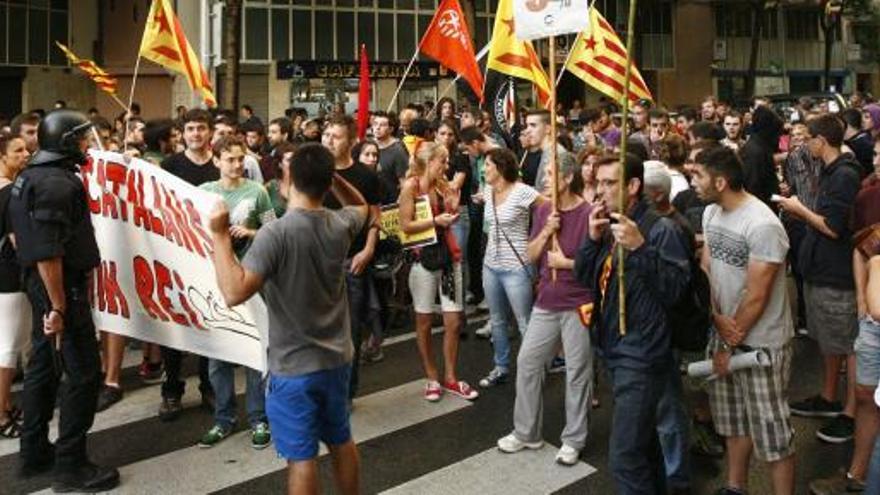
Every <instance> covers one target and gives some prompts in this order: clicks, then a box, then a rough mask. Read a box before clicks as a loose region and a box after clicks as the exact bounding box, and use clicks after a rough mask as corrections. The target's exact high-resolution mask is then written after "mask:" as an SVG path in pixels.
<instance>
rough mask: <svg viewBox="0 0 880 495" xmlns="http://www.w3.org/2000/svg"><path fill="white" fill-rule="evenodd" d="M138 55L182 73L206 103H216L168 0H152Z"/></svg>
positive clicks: (206, 74)
mask: <svg viewBox="0 0 880 495" xmlns="http://www.w3.org/2000/svg"><path fill="white" fill-rule="evenodd" d="M140 56H141V57H144V58H145V59H147V60H152V61H153V62H156V63H157V64H159V65H162V66H164V67H165V68H167V69H169V70H173V71H175V72H179V73H181V74H183V75H185V76H186V79H187V81H189V86H190V87H191V88H192V89H193V91H198V92H199V93H201V95H202V98H203V99H204V100H205V104H207V105H208V106H209V107H214V106H217V99H216V98H215V97H214V88H213V87H212V86H211V80H210V79H209V78H208V73H207V72H205V69H204V68H202V64H201V63H200V62H199V58H198V57H197V56H196V52H195V51H194V50H193V48H192V46H191V45H190V44H189V41H187V39H186V35H185V34H184V32H183V26H181V24H180V20H179V19H178V18H177V15H175V14H174V11H173V10H172V9H171V3H170V2H169V0H153V4H152V6H151V7H150V14H149V15H148V16H147V25H146V27H145V28H144V37H143V38H142V39H141V49H140Z"/></svg>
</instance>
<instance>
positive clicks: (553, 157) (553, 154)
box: [550, 36, 559, 282]
mask: <svg viewBox="0 0 880 495" xmlns="http://www.w3.org/2000/svg"><path fill="white" fill-rule="evenodd" d="M550 80H551V81H555V80H556V36H551V37H550ZM558 158H559V157H558V150H557V148H556V86H555V85H554V86H553V87H552V88H550V167H551V168H552V169H553V180H552V182H553V189H552V194H553V195H552V199H553V212H554V213H557V212H559V179H558V178H559V163H558V162H557V159H558ZM552 242H553V249H554V250H555V249H558V248H559V236H557V234H556V233H553V241H552ZM550 276H551V279H552V280H553V282H556V269H555V268H554V269H553V270H551V272H550Z"/></svg>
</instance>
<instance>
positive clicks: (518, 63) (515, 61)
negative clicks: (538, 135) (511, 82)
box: [487, 0, 551, 107]
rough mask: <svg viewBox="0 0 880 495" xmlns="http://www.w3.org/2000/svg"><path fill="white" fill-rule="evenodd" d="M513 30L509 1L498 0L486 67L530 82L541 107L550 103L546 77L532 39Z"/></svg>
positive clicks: (548, 83)
mask: <svg viewBox="0 0 880 495" xmlns="http://www.w3.org/2000/svg"><path fill="white" fill-rule="evenodd" d="M515 33H516V31H515V23H514V20H513V4H512V3H511V0H501V1H500V2H498V12H496V14H495V27H494V28H493V29H492V41H491V42H490V43H489V60H488V62H487V66H488V68H489V69H491V70H495V71H498V72H500V73H502V74H507V75H508V76H513V77H518V78H520V79H525V80H527V81H532V83H533V84H534V85H535V89H536V90H537V92H538V99H539V100H540V101H541V106H544V107H546V106H547V104H548V103H549V102H550V91H551V90H550V78H549V77H547V73H546V72H544V68H543V67H541V60H540V59H539V58H538V54H537V53H535V48H534V47H533V46H532V42H531V41H522V40H519V39H517V37H516V35H515Z"/></svg>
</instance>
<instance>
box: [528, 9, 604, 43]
mask: <svg viewBox="0 0 880 495" xmlns="http://www.w3.org/2000/svg"><path fill="white" fill-rule="evenodd" d="M513 19H514V23H515V25H516V37H517V38H519V39H521V40H534V39H539V38H547V37H550V36H558V35H562V34H569V33H579V32H581V31H583V30H584V29H586V28H587V26H589V25H590V15H589V3H588V0H514V2H513Z"/></svg>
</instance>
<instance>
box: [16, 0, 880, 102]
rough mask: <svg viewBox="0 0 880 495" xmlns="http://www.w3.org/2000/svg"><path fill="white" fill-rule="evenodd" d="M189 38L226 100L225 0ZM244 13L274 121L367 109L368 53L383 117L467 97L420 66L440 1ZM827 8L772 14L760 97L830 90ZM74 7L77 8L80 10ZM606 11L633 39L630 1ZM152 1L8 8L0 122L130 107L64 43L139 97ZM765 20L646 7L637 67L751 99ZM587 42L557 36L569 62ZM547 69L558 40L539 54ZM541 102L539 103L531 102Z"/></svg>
mask: <svg viewBox="0 0 880 495" xmlns="http://www.w3.org/2000/svg"><path fill="white" fill-rule="evenodd" d="M173 3H174V4H175V8H176V11H177V14H178V17H179V18H180V20H181V23H182V24H183V27H184V30H185V32H186V33H187V37H188V38H189V41H190V43H191V44H192V45H194V48H195V49H196V51H197V53H199V54H200V55H201V56H202V58H203V61H204V63H205V66H206V68H207V69H208V71H209V73H210V74H211V77H212V78H213V80H214V81H215V88H217V93H218V97H219V99H221V100H222V82H223V78H224V77H225V65H224V63H223V57H222V47H223V46H224V45H223V43H224V41H225V40H224V39H223V36H224V29H223V25H224V22H225V21H226V13H225V11H224V2H223V1H220V0H186V1H183V0H177V1H176V2H173ZM242 3H243V5H242V10H241V16H240V23H241V29H240V34H239V37H240V43H241V45H240V47H241V52H240V55H241V57H240V71H239V74H240V75H239V100H240V102H241V103H248V104H250V105H251V106H253V107H254V109H255V110H256V113H257V114H258V115H259V116H260V117H262V118H264V119H265V118H267V117H271V116H277V115H280V114H282V113H283V112H284V110H285V109H287V108H289V107H303V108H306V109H308V110H309V111H310V113H313V114H314V113H316V112H317V111H318V110H319V109H320V108H327V107H329V106H331V105H333V104H339V103H341V104H343V105H346V107H347V108H348V109H349V110H353V108H354V106H356V100H357V98H356V93H357V86H358V79H357V77H358V71H357V60H358V53H359V47H360V45H361V44H363V45H365V46H366V48H367V53H368V56H369V58H370V61H371V64H372V76H373V77H372V79H373V81H372V107H373V108H380V109H384V108H386V107H388V106H389V104H390V103H391V99H392V96H393V95H394V93H395V90H396V88H397V86H398V83H399V81H400V77H401V76H402V74H403V72H404V71H405V70H406V67H407V66H408V65H409V62H410V61H411V60H413V57H414V55H415V59H414V63H413V65H412V69H411V71H410V74H409V77H408V78H407V80H406V82H405V84H404V85H403V87H402V88H401V91H400V94H399V96H398V98H397V100H396V102H395V104H394V105H393V106H392V109H396V108H400V107H402V106H403V105H406V104H407V103H410V102H421V101H425V100H437V99H438V98H439V97H440V96H442V95H448V96H451V97H453V98H458V99H464V98H465V92H464V91H460V90H463V89H464V88H463V87H461V86H460V85H457V86H455V87H452V86H451V85H452V84H453V80H454V74H450V73H448V72H447V71H446V70H445V69H443V68H441V67H439V66H438V65H437V64H436V63H434V62H433V61H431V60H427V59H424V58H423V57H420V56H418V54H417V51H416V48H417V44H418V42H419V39H420V38H421V35H422V34H423V33H424V32H425V30H426V28H427V26H428V24H429V22H430V20H431V18H432V16H433V14H434V12H435V9H436V7H437V3H438V2H437V0H243V2H242ZM497 3H498V2H497V0H464V1H462V4H463V5H466V6H467V7H466V8H467V10H468V11H469V12H468V19H469V21H470V22H471V23H472V30H473V32H474V45H475V47H476V49H477V50H479V49H480V48H482V47H484V46H485V45H486V44H487V43H488V41H489V39H490V37H491V31H492V27H493V25H494V14H495V11H496V10H497ZM817 4H818V1H817V0H785V1H779V2H776V3H775V4H774V6H773V7H772V8H770V9H767V10H765V11H764V13H763V17H762V19H761V22H762V34H761V40H760V44H759V51H758V60H757V80H756V91H757V92H758V93H764V94H768V93H786V92H791V93H805V92H812V91H819V90H821V89H823V81H822V74H823V69H824V46H825V43H824V38H823V36H824V34H823V32H822V29H821V28H820V19H821V16H822V11H821V10H820V8H819V7H818V5H817ZM74 5H75V8H74ZM595 5H596V6H597V7H598V8H599V9H600V10H601V11H602V13H603V14H604V15H605V17H606V18H607V19H608V21H609V22H610V23H611V24H612V25H614V26H615V28H616V29H617V30H618V32H619V33H620V34H621V37H622V38H625V35H626V33H625V29H626V15H627V13H628V1H627V0H596V3H595ZM149 6H150V0H76V1H75V2H72V1H70V0H0V90H2V91H3V93H4V95H6V98H5V99H4V101H3V103H0V116H2V117H5V118H8V117H9V116H11V115H13V114H15V113H17V112H19V111H21V110H22V109H27V110H29V109H34V108H50V107H51V106H52V104H53V102H54V101H55V100H58V99H63V100H66V101H67V103H68V104H69V105H71V106H76V107H80V108H88V107H92V106H95V107H97V108H98V109H99V110H100V111H101V112H102V114H104V115H116V114H118V113H119V112H120V111H121V109H120V108H119V106H118V104H117V103H115V102H114V101H113V100H112V99H110V98H108V97H107V96H106V95H104V94H103V93H100V92H98V91H96V90H95V87H94V85H93V84H92V83H91V82H90V81H89V80H88V79H86V78H85V77H83V76H82V75H81V74H78V73H77V72H76V71H75V70H74V69H72V68H70V67H69V66H68V65H67V62H66V60H65V59H64V58H63V56H62V55H61V53H60V51H58V50H57V48H55V47H54V44H53V42H54V41H55V40H58V41H61V42H65V43H66V44H67V45H68V46H70V47H71V48H72V49H73V51H74V52H75V53H77V54H78V55H80V56H81V57H84V58H93V59H95V60H96V61H97V62H98V63H99V64H101V65H102V66H103V67H104V68H105V69H107V70H108V72H110V73H111V74H114V75H116V76H117V77H118V79H119V82H120V84H119V97H120V98H121V99H122V100H127V99H128V96H129V90H130V87H131V81H132V75H133V72H134V70H133V69H134V65H135V61H136V59H137V50H138V46H139V44H140V33H142V30H143V26H144V22H145V18H146V15H147V12H148V11H149ZM751 21H752V18H751V12H750V10H748V6H747V5H746V4H745V3H744V2H741V1H739V0H644V1H642V2H640V8H639V14H638V17H637V28H636V30H637V33H638V36H637V48H636V52H635V57H636V61H637V63H638V66H639V68H640V70H641V71H642V73H643V76H644V78H645V80H646V81H647V83H648V85H649V86H650V88H651V89H652V91H653V92H654V94H655V96H656V98H657V100H658V101H660V102H662V103H664V104H666V105H667V106H670V107H675V106H677V105H680V104H686V103H694V102H695V101H697V100H699V99H700V98H702V97H703V96H705V95H708V94H715V95H718V96H720V97H722V98H724V99H728V100H732V101H737V100H739V99H740V98H742V96H743V92H744V90H745V75H746V73H747V69H748V64H749V54H750V49H751V40H752V22H751ZM870 29H875V30H876V25H875V24H873V23H872V21H871V20H870V19H856V20H854V21H853V22H850V21H846V22H845V23H844V25H843V28H842V29H840V30H837V31H835V32H834V33H833V36H834V43H833V45H832V58H831V60H832V64H831V68H832V71H831V75H832V77H831V81H830V83H831V84H832V85H833V86H834V87H835V89H836V90H838V91H842V92H851V91H853V90H855V89H861V90H868V91H871V92H873V93H875V94H877V93H878V92H880V85H878V81H877V75H876V73H877V65H876V63H875V62H873V61H872V59H874V58H875V57H876V55H875V54H872V53H868V52H867V51H866V50H860V45H859V44H858V43H857V41H858V40H859V33H860V32H862V33H864V32H866V31H865V30H870ZM573 38H574V36H569V37H563V38H559V39H557V46H558V50H557V51H556V52H557V58H558V61H559V62H560V64H559V65H560V66H561V63H562V62H564V60H565V56H566V54H567V47H568V45H569V44H570V43H571V42H572V41H573ZM537 49H538V52H539V53H540V54H541V56H542V57H543V58H544V61H545V65H546V63H547V56H548V53H549V50H548V47H547V42H546V41H541V42H538V43H537ZM559 97H560V100H561V101H562V102H564V103H570V102H572V101H573V100H575V99H579V100H582V101H584V100H586V101H593V100H596V99H598V97H599V95H598V94H596V93H595V92H593V91H592V90H590V89H589V88H586V87H585V86H584V85H583V83H581V82H580V81H579V80H577V79H576V78H574V77H573V76H571V75H563V76H562V79H561V83H560V85H559ZM526 98H527V99H528V95H526ZM134 99H135V101H138V102H139V103H141V106H142V108H143V109H144V114H145V115H146V116H147V117H154V116H167V115H170V114H171V113H172V111H173V109H174V108H175V107H176V106H177V105H185V106H192V105H195V104H198V103H199V101H198V98H197V97H196V96H195V95H193V94H192V92H191V91H190V90H189V88H188V86H187V84H186V81H185V80H184V78H182V77H179V76H177V75H174V74H169V73H168V72H167V71H165V70H164V69H163V68H161V67H158V66H155V65H153V64H152V63H149V62H142V63H141V65H140V68H139V70H138V76H137V88H136V91H135V94H134Z"/></svg>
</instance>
